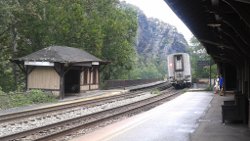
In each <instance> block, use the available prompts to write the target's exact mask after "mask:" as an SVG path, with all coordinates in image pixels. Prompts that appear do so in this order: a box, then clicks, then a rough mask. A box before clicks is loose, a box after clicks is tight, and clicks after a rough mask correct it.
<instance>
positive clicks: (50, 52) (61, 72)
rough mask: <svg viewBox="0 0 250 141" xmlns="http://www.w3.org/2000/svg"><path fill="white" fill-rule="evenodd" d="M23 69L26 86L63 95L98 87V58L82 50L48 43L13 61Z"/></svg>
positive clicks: (100, 61)
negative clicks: (45, 46) (42, 47)
mask: <svg viewBox="0 0 250 141" xmlns="http://www.w3.org/2000/svg"><path fill="white" fill-rule="evenodd" d="M13 61H14V62H15V63H16V64H18V65H19V67H20V68H21V69H22V70H23V71H24V72H25V76H26V89H27V90H30V89H41V90H45V91H51V92H52V93H53V94H55V95H57V96H59V97H60V98H64V96H65V95H68V94H72V93H81V92H85V91H88V90H96V89H99V85H100V73H99V70H100V69H99V68H100V65H102V64H105V62H104V61H102V60H101V59H99V58H97V57H95V56H93V55H91V54H89V53H87V52H86V51H84V50H81V49H78V48H73V47H67V46H50V47H47V48H44V49H42V50H39V51H37V52H34V53H32V54H29V55H27V56H24V57H21V58H17V59H14V60H13Z"/></svg>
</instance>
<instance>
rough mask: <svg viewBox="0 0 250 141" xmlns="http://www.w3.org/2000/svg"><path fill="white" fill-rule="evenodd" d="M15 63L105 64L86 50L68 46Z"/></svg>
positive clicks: (51, 49)
mask: <svg viewBox="0 0 250 141" xmlns="http://www.w3.org/2000/svg"><path fill="white" fill-rule="evenodd" d="M15 61H40V62H44V61H46V62H57V63H80V62H104V61H102V60H101V59H99V58H97V57H95V56H93V55H91V54H89V53H87V52H86V51H84V50H81V49H78V48H73V47H67V46H50V47H47V48H44V49H42V50H39V51H36V52H34V53H32V54H29V55H27V56H24V57H21V58H17V59H15Z"/></svg>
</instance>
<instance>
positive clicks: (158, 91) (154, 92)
mask: <svg viewBox="0 0 250 141" xmlns="http://www.w3.org/2000/svg"><path fill="white" fill-rule="evenodd" d="M150 93H151V94H155V95H159V94H161V92H160V90H158V89H153V90H152V91H151V92H150Z"/></svg>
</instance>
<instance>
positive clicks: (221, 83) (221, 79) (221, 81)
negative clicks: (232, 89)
mask: <svg viewBox="0 0 250 141" xmlns="http://www.w3.org/2000/svg"><path fill="white" fill-rule="evenodd" d="M219 83H220V86H222V85H223V78H222V77H220V81H219Z"/></svg>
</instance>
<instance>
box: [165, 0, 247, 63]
mask: <svg viewBox="0 0 250 141" xmlns="http://www.w3.org/2000/svg"><path fill="white" fill-rule="evenodd" d="M165 2H166V3H167V4H168V5H169V6H170V7H171V9H172V10H173V11H174V12H175V13H176V14H177V16H178V17H179V18H180V19H181V20H182V21H183V22H184V23H185V24H186V25H187V27H188V28H189V29H190V30H191V31H192V33H193V34H194V35H195V37H196V38H197V39H198V40H199V41H200V42H201V43H202V44H203V45H204V46H205V48H206V50H207V52H208V54H210V55H211V56H212V57H213V59H214V60H215V61H216V62H217V63H219V62H223V63H230V64H233V65H238V64H239V63H242V62H244V60H250V40H249V37H250V14H249V13H250V1H248V0H165Z"/></svg>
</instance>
